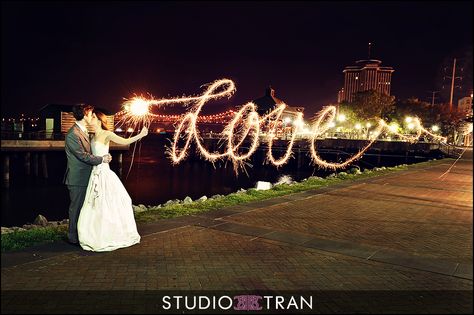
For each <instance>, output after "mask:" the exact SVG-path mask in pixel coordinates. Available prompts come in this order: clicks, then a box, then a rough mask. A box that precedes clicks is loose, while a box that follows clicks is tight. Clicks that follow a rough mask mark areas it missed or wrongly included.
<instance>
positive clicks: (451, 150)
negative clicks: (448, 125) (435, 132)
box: [439, 143, 463, 158]
mask: <svg viewBox="0 0 474 315" xmlns="http://www.w3.org/2000/svg"><path fill="white" fill-rule="evenodd" d="M439 149H440V151H441V152H443V154H444V155H446V156H448V157H452V158H458V157H460V156H461V154H462V152H463V148H460V147H458V146H455V145H452V144H448V143H440V146H439Z"/></svg>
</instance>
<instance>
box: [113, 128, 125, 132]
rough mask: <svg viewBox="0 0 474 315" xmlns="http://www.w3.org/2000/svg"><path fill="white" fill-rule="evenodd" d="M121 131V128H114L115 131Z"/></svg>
mask: <svg viewBox="0 0 474 315" xmlns="http://www.w3.org/2000/svg"><path fill="white" fill-rule="evenodd" d="M122 131H123V130H122V128H117V129H115V132H122Z"/></svg>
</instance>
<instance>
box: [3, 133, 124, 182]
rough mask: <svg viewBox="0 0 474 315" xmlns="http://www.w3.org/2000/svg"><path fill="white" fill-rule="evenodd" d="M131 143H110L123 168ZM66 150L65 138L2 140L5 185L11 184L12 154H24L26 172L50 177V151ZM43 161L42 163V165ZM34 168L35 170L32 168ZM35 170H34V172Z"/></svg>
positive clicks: (120, 166) (36, 175) (111, 151)
mask: <svg viewBox="0 0 474 315" xmlns="http://www.w3.org/2000/svg"><path fill="white" fill-rule="evenodd" d="M129 147H130V145H118V144H112V143H111V144H110V153H111V154H112V156H114V158H116V159H117V161H118V163H119V170H121V169H122V160H123V158H122V154H123V152H125V151H128V149H129ZM54 151H56V152H57V151H64V140H3V139H2V140H1V152H2V157H3V176H2V177H3V185H4V187H9V186H10V179H11V176H12V174H11V169H10V164H11V163H10V159H11V156H12V154H22V155H23V160H24V167H25V174H26V175H27V176H30V175H31V174H32V173H33V175H34V176H35V177H39V176H40V172H41V176H42V177H43V178H48V163H47V161H48V155H47V153H48V152H54ZM40 163H41V165H40ZM32 169H33V170H32ZM32 171H33V172H32ZM120 175H121V174H120Z"/></svg>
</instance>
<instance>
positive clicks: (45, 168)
mask: <svg viewBox="0 0 474 315" xmlns="http://www.w3.org/2000/svg"><path fill="white" fill-rule="evenodd" d="M41 168H42V169H43V178H48V163H47V161H46V152H43V153H41Z"/></svg>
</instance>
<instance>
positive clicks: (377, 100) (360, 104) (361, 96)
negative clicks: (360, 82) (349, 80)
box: [350, 90, 395, 119]
mask: <svg viewBox="0 0 474 315" xmlns="http://www.w3.org/2000/svg"><path fill="white" fill-rule="evenodd" d="M394 104H395V96H390V95H386V94H383V93H380V92H377V91H375V90H368V91H364V92H358V93H356V94H355V97H354V100H353V101H352V102H351V103H350V105H351V108H352V110H353V111H354V113H355V115H356V116H357V117H359V118H361V119H372V118H385V117H387V116H388V115H389V114H390V113H391V112H393V109H394Z"/></svg>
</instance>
